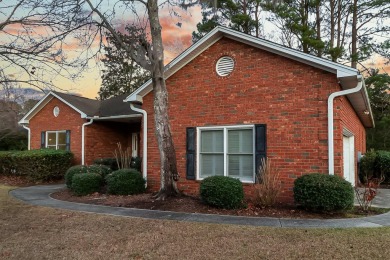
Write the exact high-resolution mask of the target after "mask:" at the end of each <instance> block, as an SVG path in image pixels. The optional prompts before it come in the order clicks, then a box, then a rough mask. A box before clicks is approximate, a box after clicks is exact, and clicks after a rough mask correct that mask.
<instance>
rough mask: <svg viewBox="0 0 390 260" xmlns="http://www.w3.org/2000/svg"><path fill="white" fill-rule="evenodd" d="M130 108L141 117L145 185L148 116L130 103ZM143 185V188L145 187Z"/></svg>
mask: <svg viewBox="0 0 390 260" xmlns="http://www.w3.org/2000/svg"><path fill="white" fill-rule="evenodd" d="M130 108H131V109H132V110H134V111H135V112H139V113H141V114H142V115H143V119H142V122H143V126H142V128H143V133H142V142H143V149H142V164H143V165H142V175H143V177H144V179H145V181H146V185H147V172H148V136H147V134H148V114H147V112H146V111H145V110H143V109H141V108H136V107H135V106H134V104H133V103H130ZM146 185H145V186H146Z"/></svg>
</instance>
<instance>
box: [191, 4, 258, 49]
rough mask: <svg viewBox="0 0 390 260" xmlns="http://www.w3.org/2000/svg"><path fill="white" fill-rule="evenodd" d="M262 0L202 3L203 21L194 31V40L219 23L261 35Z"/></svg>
mask: <svg viewBox="0 0 390 260" xmlns="http://www.w3.org/2000/svg"><path fill="white" fill-rule="evenodd" d="M262 3H263V1H261V0H218V1H204V2H203V3H202V21H201V22H200V23H198V24H197V30H198V31H195V32H193V33H192V39H193V41H194V42H196V41H198V40H199V39H200V38H202V37H203V36H204V35H205V34H206V33H208V32H209V31H211V30H212V29H213V28H215V27H216V26H218V25H223V26H226V27H229V28H232V29H235V30H237V31H241V32H244V33H247V34H252V35H254V36H256V37H259V36H260V34H261V27H260V26H261V19H260V13H261V11H262V8H261V5H262Z"/></svg>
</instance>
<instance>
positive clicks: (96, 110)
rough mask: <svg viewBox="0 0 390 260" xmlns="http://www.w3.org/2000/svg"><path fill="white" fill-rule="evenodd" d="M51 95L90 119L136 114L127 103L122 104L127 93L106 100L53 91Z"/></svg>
mask: <svg viewBox="0 0 390 260" xmlns="http://www.w3.org/2000/svg"><path fill="white" fill-rule="evenodd" d="M53 93H54V94H56V95H58V96H59V97H60V98H62V99H63V100H65V101H66V102H68V103H69V104H71V105H72V106H74V107H75V108H77V109H79V110H80V111H82V112H83V113H85V114H86V115H87V116H90V117H93V116H99V117H111V116H121V115H132V114H138V113H137V112H135V111H133V110H131V108H130V104H129V103H127V102H126V103H125V102H123V100H124V99H125V98H126V97H127V96H128V95H129V94H128V93H127V94H123V95H120V96H117V97H113V98H110V99H107V100H96V99H90V98H85V97H80V96H76V95H72V94H66V93H62V92H57V91H53Z"/></svg>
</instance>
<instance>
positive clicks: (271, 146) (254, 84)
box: [143, 38, 352, 201]
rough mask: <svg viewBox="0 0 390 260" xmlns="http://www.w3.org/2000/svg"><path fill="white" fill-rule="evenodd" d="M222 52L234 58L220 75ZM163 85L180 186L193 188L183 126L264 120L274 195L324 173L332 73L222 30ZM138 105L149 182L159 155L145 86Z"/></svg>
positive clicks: (155, 183) (153, 184)
mask: <svg viewBox="0 0 390 260" xmlns="http://www.w3.org/2000/svg"><path fill="white" fill-rule="evenodd" d="M224 55H229V56H231V57H233V58H234V60H235V69H234V71H233V72H232V73H231V74H230V75H229V76H228V77H224V78H221V77H219V76H218V75H217V74H216V72H215V64H216V62H217V60H218V59H219V58H220V57H221V56H224ZM167 86H168V92H169V116H170V120H171V121H170V122H171V128H172V134H173V139H174V143H175V147H176V154H177V163H178V170H179V173H180V175H181V179H180V181H179V188H180V189H181V190H183V191H184V192H186V193H197V192H198V188H199V182H198V181H188V180H186V178H185V173H186V169H185V149H186V147H185V146H186V127H200V126H211V125H212V126H218V125H241V124H267V146H268V149H267V156H268V157H269V158H271V159H272V162H273V167H274V168H275V169H277V170H278V171H279V172H280V176H281V179H282V182H283V196H282V199H286V200H290V201H291V198H292V187H293V182H294V180H295V179H296V178H297V177H299V176H301V175H303V174H307V173H317V172H319V173H327V171H328V161H327V158H328V156H327V98H328V96H329V94H330V93H332V92H334V91H338V90H340V87H339V86H338V83H337V78H336V76H335V75H334V74H331V73H328V72H325V71H323V70H320V69H316V68H313V67H311V66H308V65H305V64H302V63H299V62H296V61H293V60H290V59H287V58H284V57H281V56H278V55H275V54H272V53H268V52H266V51H262V50H259V49H256V48H253V47H251V46H248V45H245V44H242V43H239V42H236V41H233V40H230V39H227V38H223V39H221V40H219V41H218V42H217V43H215V44H214V45H212V46H211V47H209V48H208V49H207V50H206V51H204V52H203V53H202V54H201V55H199V56H198V57H197V58H195V59H194V60H192V61H191V62H190V63H189V64H187V65H186V66H185V67H183V68H182V69H180V70H179V71H178V72H176V73H175V74H174V75H173V76H171V77H170V78H169V79H168V80H167ZM143 109H145V110H146V111H147V113H148V187H149V188H150V189H152V190H157V189H158V188H159V179H160V177H159V174H160V173H159V164H160V163H159V162H160V161H159V154H158V146H157V142H156V137H155V134H154V117H153V94H152V93H150V94H148V95H147V96H146V97H145V98H144V104H143ZM349 113H352V112H349ZM336 145H337V149H338V150H337V151H339V150H340V147H339V146H340V144H339V143H336ZM246 186H247V187H246V190H247V193H250V192H249V190H250V188H251V187H250V185H246Z"/></svg>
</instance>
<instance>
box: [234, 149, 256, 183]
mask: <svg viewBox="0 0 390 260" xmlns="http://www.w3.org/2000/svg"><path fill="white" fill-rule="evenodd" d="M228 157H229V158H228V176H230V177H241V178H242V177H244V179H248V180H253V173H254V171H253V155H229V156H228Z"/></svg>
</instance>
